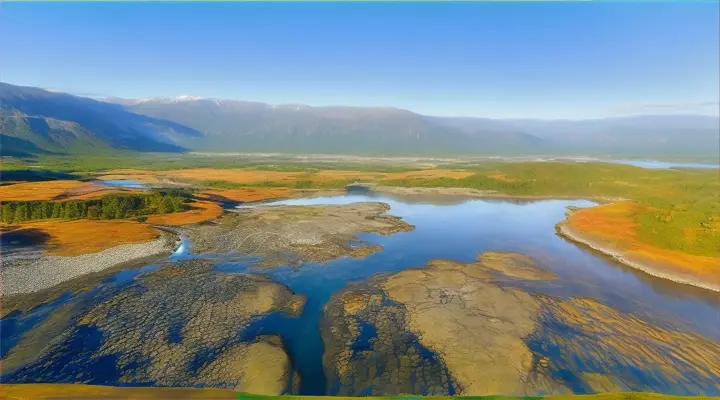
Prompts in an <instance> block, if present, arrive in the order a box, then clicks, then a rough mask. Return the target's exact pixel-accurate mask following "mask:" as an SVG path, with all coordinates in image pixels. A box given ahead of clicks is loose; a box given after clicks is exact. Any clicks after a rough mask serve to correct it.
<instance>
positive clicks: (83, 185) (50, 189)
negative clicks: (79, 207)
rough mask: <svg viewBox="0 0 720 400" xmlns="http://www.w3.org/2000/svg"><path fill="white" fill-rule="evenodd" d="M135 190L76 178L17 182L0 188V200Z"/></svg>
mask: <svg viewBox="0 0 720 400" xmlns="http://www.w3.org/2000/svg"><path fill="white" fill-rule="evenodd" d="M118 192H126V193H127V192H137V190H131V189H127V190H125V189H117V188H112V187H108V186H104V185H100V184H96V183H91V182H81V181H76V180H52V181H41V182H19V183H14V184H10V185H3V186H2V188H0V201H9V200H19V201H34V200H63V201H64V200H87V199H96V198H99V197H101V196H102V195H104V194H108V193H118Z"/></svg>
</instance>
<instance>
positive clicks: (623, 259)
mask: <svg viewBox="0 0 720 400" xmlns="http://www.w3.org/2000/svg"><path fill="white" fill-rule="evenodd" d="M352 186H355V187H357V188H365V189H367V190H369V191H372V192H375V193H386V194H391V195H407V196H413V195H414V196H423V195H443V196H457V197H463V196H465V197H471V198H479V199H481V198H496V199H516V200H556V199H559V200H589V201H593V202H596V203H598V205H602V204H610V203H614V202H616V201H623V200H627V199H624V198H611V197H587V196H544V195H543V196H518V195H508V194H505V193H501V192H496V191H484V190H478V189H472V188H423V187H419V188H406V187H400V186H377V185H375V184H364V183H359V184H356V185H352ZM567 223H568V219H567V218H566V219H565V220H563V221H560V222H558V223H557V224H556V225H555V230H556V232H557V234H558V235H559V236H561V237H563V238H565V239H567V240H569V241H571V242H572V243H574V244H576V245H580V246H584V247H586V248H589V249H592V250H594V251H597V252H599V253H602V254H604V255H606V256H609V257H611V258H612V259H614V260H615V261H617V262H619V263H620V264H622V265H624V266H626V267H629V268H633V269H635V270H638V271H641V272H643V273H646V274H648V275H651V276H654V277H656V278H661V279H665V280H668V281H672V282H675V283H679V284H684V285H690V286H694V287H697V288H700V289H704V290H710V291H712V292H716V293H720V284H713V283H706V282H703V281H702V280H701V279H700V278H698V277H695V276H691V275H689V274H683V273H682V272H680V271H678V272H669V271H663V270H662V269H661V268H658V267H654V266H652V262H642V261H638V260H632V259H630V258H629V257H628V256H627V255H625V254H623V251H621V250H616V249H611V248H607V247H605V246H603V245H600V244H599V243H597V242H595V241H594V240H592V239H590V238H587V237H585V236H584V235H582V234H581V233H578V232H575V231H573V230H572V229H571V228H570V227H569V226H568V225H567Z"/></svg>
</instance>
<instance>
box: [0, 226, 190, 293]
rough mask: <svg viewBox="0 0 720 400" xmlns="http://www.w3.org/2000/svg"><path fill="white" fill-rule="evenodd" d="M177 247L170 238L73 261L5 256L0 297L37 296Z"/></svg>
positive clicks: (32, 252)
mask: <svg viewBox="0 0 720 400" xmlns="http://www.w3.org/2000/svg"><path fill="white" fill-rule="evenodd" d="M176 246H177V238H176V237H174V236H173V235H169V234H168V235H163V236H161V237H160V238H158V239H155V240H153V241H150V242H146V243H138V244H123V245H119V246H115V247H111V248H109V249H106V250H103V251H100V252H97V253H91V254H82V255H79V256H73V257H64V256H49V255H45V254H44V253H43V252H41V251H37V250H29V251H16V252H13V253H10V254H4V255H3V259H2V268H1V269H0V276H2V285H1V286H2V290H1V293H2V295H3V296H8V295H13V294H20V293H33V292H37V291H39V290H42V289H46V288H49V287H52V286H55V285H57V284H59V283H62V282H65V281H68V280H70V279H73V278H76V277H78V276H81V275H85V274H88V273H91V272H97V271H102V270H104V269H107V268H110V267H113V266H115V265H118V264H121V263H125V262H128V261H132V260H134V259H139V258H143V257H148V256H153V255H157V254H161V253H169V252H172V251H173V249H174V248H175V247H176Z"/></svg>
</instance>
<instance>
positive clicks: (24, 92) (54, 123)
mask: <svg viewBox="0 0 720 400" xmlns="http://www.w3.org/2000/svg"><path fill="white" fill-rule="evenodd" d="M193 136H195V137H197V136H202V134H201V133H200V132H198V131H195V130H193V129H190V128H187V127H184V126H182V125H180V124H177V123H175V122H170V121H163V120H160V119H157V118H152V117H148V116H145V115H139V114H136V113H133V112H131V111H128V110H126V109H125V108H124V107H123V106H121V105H117V104H110V103H106V102H101V101H96V100H92V99H88V98H84V97H76V96H71V95H68V94H63V93H55V92H49V91H46V90H42V89H38V88H32V87H22V86H14V85H10V84H6V83H2V82H0V145H2V153H3V155H12V154H17V155H23V154H30V153H32V154H36V153H79V152H88V151H103V150H110V149H124V150H135V151H173V152H174V151H184V150H185V148H184V147H182V146H179V145H177V144H176V143H175V141H176V140H177V139H178V138H184V137H193Z"/></svg>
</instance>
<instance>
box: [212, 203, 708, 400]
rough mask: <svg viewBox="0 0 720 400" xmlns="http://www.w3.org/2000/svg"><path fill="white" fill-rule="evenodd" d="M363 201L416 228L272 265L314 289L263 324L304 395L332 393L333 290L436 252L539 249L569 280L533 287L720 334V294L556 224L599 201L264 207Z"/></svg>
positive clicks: (277, 274) (302, 288) (280, 275)
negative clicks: (351, 253) (297, 262)
mask: <svg viewBox="0 0 720 400" xmlns="http://www.w3.org/2000/svg"><path fill="white" fill-rule="evenodd" d="M446 200H447V199H446ZM359 201H382V202H385V203H388V204H389V205H390V206H391V209H390V211H389V214H391V215H395V216H399V217H402V218H403V220H405V221H406V222H408V223H410V224H413V225H415V227H416V229H415V230H413V231H410V232H401V233H397V234H394V235H390V236H381V235H370V234H363V235H360V238H361V239H364V240H366V241H368V242H371V243H375V244H380V245H382V246H383V247H384V249H383V251H380V252H378V253H375V254H372V255H370V256H368V257H366V258H363V259H340V260H336V261H332V262H329V263H327V264H306V265H304V266H303V267H302V268H300V269H299V270H293V269H290V268H276V269H272V270H269V271H267V272H265V273H266V274H267V275H269V276H271V277H272V278H274V279H275V280H277V281H279V282H282V283H284V284H286V285H288V286H289V287H290V288H291V289H292V290H293V291H295V292H297V293H302V294H305V295H307V296H308V302H307V304H306V306H305V310H304V312H303V314H302V316H301V317H300V318H299V319H297V318H296V319H291V318H283V317H273V318H270V319H269V321H268V323H267V325H266V326H264V330H263V333H268V334H271V333H274V334H280V335H281V336H283V339H284V340H285V341H286V344H287V346H288V348H289V351H290V353H291V355H292V357H293V360H294V361H295V363H296V368H298V369H299V370H300V373H301V375H302V376H303V393H304V394H311V393H322V392H323V391H324V387H325V378H324V376H323V372H322V364H321V362H322V360H321V356H322V352H323V343H322V340H321V338H320V335H319V332H318V331H317V327H318V324H319V323H320V318H321V316H322V307H323V305H324V304H325V303H326V302H327V300H328V299H329V298H330V297H331V296H332V294H333V293H335V292H336V291H337V290H340V289H342V288H344V287H345V286H346V285H347V284H348V282H354V281H364V280H367V279H368V278H369V277H370V276H372V275H375V274H377V273H383V272H396V271H400V270H403V269H406V268H411V267H420V266H422V265H424V264H425V263H427V262H428V261H429V260H431V259H435V258H448V259H453V260H459V261H465V262H469V261H473V260H475V258H476V256H477V254H478V253H480V252H483V251H488V250H493V251H509V252H518V253H523V254H527V255H530V256H532V257H534V258H536V259H537V260H538V261H540V263H541V264H542V265H544V266H545V267H547V269H549V270H551V271H552V272H554V273H555V274H557V275H558V277H559V278H560V279H559V282H557V281H556V282H552V283H550V284H548V283H544V284H540V285H537V284H533V285H532V286H528V289H531V290H534V291H538V292H544V293H548V294H555V295H559V296H589V297H593V298H596V299H599V300H602V301H604V302H605V303H606V304H608V305H611V306H613V307H615V308H617V309H620V310H622V311H627V312H634V313H637V314H640V315H643V316H645V318H648V319H653V320H655V321H657V323H662V324H666V323H669V324H672V325H674V326H683V327H685V328H687V329H691V330H696V331H699V332H701V333H703V334H705V335H707V336H710V337H714V338H716V339H720V331H718V327H719V326H720V311H718V310H720V296H716V295H715V294H713V293H712V292H708V291H705V290H702V289H695V288H692V287H689V286H687V285H679V284H675V283H673V282H669V281H665V280H661V279H658V278H655V277H652V276H649V275H647V274H644V273H642V272H640V271H636V270H633V269H630V268H626V267H624V266H622V265H619V264H617V263H615V262H614V261H612V260H610V259H607V258H604V257H602V256H599V255H598V254H596V253H594V252H592V251H589V250H585V249H583V248H581V247H578V246H576V245H574V244H573V243H570V242H568V241H567V240H565V239H563V238H562V237H560V236H558V235H556V234H555V224H556V223H557V222H559V221H561V220H563V219H564V218H565V212H566V207H567V206H575V207H589V206H592V205H594V203H592V202H590V201H586V200H544V201H533V202H528V201H509V200H462V199H456V200H455V201H454V202H451V203H450V204H447V202H443V203H445V204H442V205H437V204H428V203H422V202H418V203H409V202H406V201H399V200H395V199H393V198H391V197H387V196H384V195H377V196H375V195H369V194H364V195H353V194H350V195H345V196H333V197H319V198H312V199H292V200H285V201H279V202H275V203H270V204H268V205H264V206H273V205H314V204H347V203H353V202H359ZM453 203H455V204H453ZM217 268H218V269H221V270H223V271H232V270H235V271H246V270H247V265H246V264H241V265H237V266H236V264H234V263H220V264H218V267H217ZM262 328H263V327H260V329H262ZM256 329H257V328H256Z"/></svg>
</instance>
